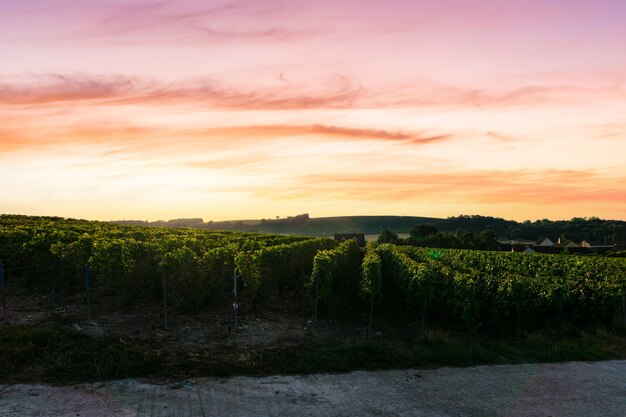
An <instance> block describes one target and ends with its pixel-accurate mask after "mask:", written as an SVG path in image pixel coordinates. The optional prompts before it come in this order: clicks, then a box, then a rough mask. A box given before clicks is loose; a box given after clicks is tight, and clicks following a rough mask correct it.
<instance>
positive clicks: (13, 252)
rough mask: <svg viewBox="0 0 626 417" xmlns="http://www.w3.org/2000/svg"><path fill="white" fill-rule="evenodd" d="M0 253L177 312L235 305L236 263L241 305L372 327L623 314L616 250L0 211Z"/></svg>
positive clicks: (602, 321)
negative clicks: (388, 239)
mask: <svg viewBox="0 0 626 417" xmlns="http://www.w3.org/2000/svg"><path fill="white" fill-rule="evenodd" d="M0 260H1V261H2V266H3V270H4V280H5V282H6V285H7V286H8V285H16V286H20V288H26V289H28V290H29V291H31V293H32V294H34V295H36V294H43V293H45V294H50V293H53V294H78V295H80V296H82V297H84V293H85V291H86V290H90V291H91V292H92V293H91V297H92V298H93V299H94V300H96V301H97V300H98V299H104V300H109V301H110V302H113V303H115V305H117V306H119V308H131V309H132V307H133V306H136V305H138V304H142V303H153V304H155V305H158V304H159V303H161V302H162V301H163V299H164V298H167V301H168V302H169V304H170V306H171V308H173V309H175V311H180V312H185V313H193V312H198V311H206V310H211V309H215V308H217V306H219V305H228V306H230V304H231V300H230V297H231V296H232V289H233V274H236V280H237V282H238V284H239V291H240V293H241V295H242V296H243V297H244V298H243V303H247V308H250V309H255V308H263V306H267V305H268V304H269V303H276V302H278V303H281V302H284V299H285V298H286V296H285V294H287V293H289V294H291V296H290V297H293V294H294V293H295V294H301V297H300V298H297V297H296V298H295V299H292V300H291V302H294V301H295V302H297V303H299V304H300V305H299V306H298V308H299V311H300V312H301V313H302V315H307V316H308V317H310V318H312V319H313V320H314V321H317V320H318V319H331V320H340V319H341V318H342V317H344V315H345V313H346V312H347V311H350V312H352V313H355V314H356V316H359V317H361V318H362V321H363V322H364V323H366V320H368V317H369V328H370V330H371V329H372V327H373V326H374V327H375V326H376V323H380V322H383V321H385V320H387V319H393V320H395V321H396V322H401V323H405V324H409V325H410V326H411V327H412V328H413V329H417V330H419V331H420V332H421V333H422V334H426V332H427V331H428V329H429V328H434V327H437V328H446V329H452V330H458V331H462V332H467V333H468V334H470V335H475V334H479V333H481V334H482V333H489V334H492V333H499V334H517V335H520V334H521V333H522V332H527V331H533V330H536V329H546V328H548V329H561V328H571V327H575V328H586V327H598V326H604V327H613V326H623V325H624V321H626V305H625V304H626V301H625V299H624V294H625V291H626V260H625V259H623V258H621V259H620V258H603V257H580V256H567V255H560V256H553V255H529V254H518V253H503V252H488V251H470V250H433V249H428V248H415V247H409V246H394V245H391V244H382V245H379V246H374V245H371V246H368V247H367V248H366V249H365V250H363V249H361V248H359V247H358V246H357V244H356V243H355V242H353V241H346V242H342V243H339V242H336V241H334V240H332V239H319V238H311V237H298V236H284V235H266V234H257V233H243V232H228V231H219V232H217V231H206V230H194V229H175V228H159V227H139V226H125V225H115V224H109V223H102V222H92V221H83V220H68V219H62V218H52V217H27V216H16V215H3V216H1V217H0ZM87 280H89V281H88V283H87ZM165 290H166V291H165ZM277 300H278V301H277ZM355 314H353V316H354V315H355Z"/></svg>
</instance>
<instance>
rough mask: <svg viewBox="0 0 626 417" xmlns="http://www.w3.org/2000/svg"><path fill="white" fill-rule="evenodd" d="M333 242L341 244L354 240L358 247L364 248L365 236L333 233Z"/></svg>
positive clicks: (362, 234) (361, 234)
mask: <svg viewBox="0 0 626 417" xmlns="http://www.w3.org/2000/svg"><path fill="white" fill-rule="evenodd" d="M334 238H335V240H336V241H338V242H343V241H346V240H354V241H355V242H356V243H357V244H358V245H359V247H361V248H364V247H365V234H364V233H335V236H334Z"/></svg>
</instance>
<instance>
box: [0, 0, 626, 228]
mask: <svg viewBox="0 0 626 417" xmlns="http://www.w3.org/2000/svg"><path fill="white" fill-rule="evenodd" d="M625 22H626V1H624V0H579V1H577V0H541V1H540V0H524V1H521V0H520V1H513V0H511V1H504V0H481V1H477V0H385V1H373V0H358V1H357V0H345V1H342V0H332V1H331V0H315V1H311V0H308V1H300V0H294V1H272V0H246V1H241V2H219V1H209V0H184V1H181V0H177V1H147V0H134V1H103V0H97V1H96V0H80V1H79V0H19V1H17V0H15V1H13V0H6V1H0V184H1V186H2V188H1V190H2V193H1V197H0V213H19V214H37V215H59V216H66V217H79V218H87V219H100V220H113V219H145V220H157V219H171V218H180V217H202V218H204V219H205V220H225V219H251V218H262V217H263V218H268V217H275V216H281V217H284V216H287V215H296V214H299V213H310V215H311V217H322V216H335V215H367V214H387V215H415V216H432V217H447V216H454V215H459V214H481V215H491V216H498V217H505V218H509V219H516V220H525V219H531V220H533V219H538V218H550V219H569V218H571V217H588V216H597V217H601V218H609V219H622V220H626V23H625Z"/></svg>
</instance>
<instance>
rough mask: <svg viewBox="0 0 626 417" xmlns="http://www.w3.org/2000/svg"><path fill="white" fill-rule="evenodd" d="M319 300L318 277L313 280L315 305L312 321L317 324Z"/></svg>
mask: <svg viewBox="0 0 626 417" xmlns="http://www.w3.org/2000/svg"><path fill="white" fill-rule="evenodd" d="M319 300H320V280H319V277H317V279H316V280H315V307H314V308H313V323H315V324H317V306H318V305H319Z"/></svg>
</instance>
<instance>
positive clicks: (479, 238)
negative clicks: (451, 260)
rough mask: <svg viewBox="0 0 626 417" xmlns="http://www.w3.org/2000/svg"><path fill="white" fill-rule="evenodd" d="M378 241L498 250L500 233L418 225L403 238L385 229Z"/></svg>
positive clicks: (423, 245) (435, 246)
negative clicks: (450, 230) (447, 229)
mask: <svg viewBox="0 0 626 417" xmlns="http://www.w3.org/2000/svg"><path fill="white" fill-rule="evenodd" d="M378 243H393V244H396V245H410V246H419V247H431V248H448V249H481V250H498V247H499V244H498V235H497V234H496V232H494V231H493V230H491V229H485V230H482V231H480V232H479V233H474V232H473V231H463V232H460V233H449V232H440V231H439V229H437V227H436V226H432V225H426V224H422V225H417V226H415V227H414V228H413V229H412V230H411V233H410V236H409V237H408V238H406V239H401V238H399V237H398V235H397V234H395V233H393V232H392V231H390V230H383V231H382V232H381V234H380V236H378Z"/></svg>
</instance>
